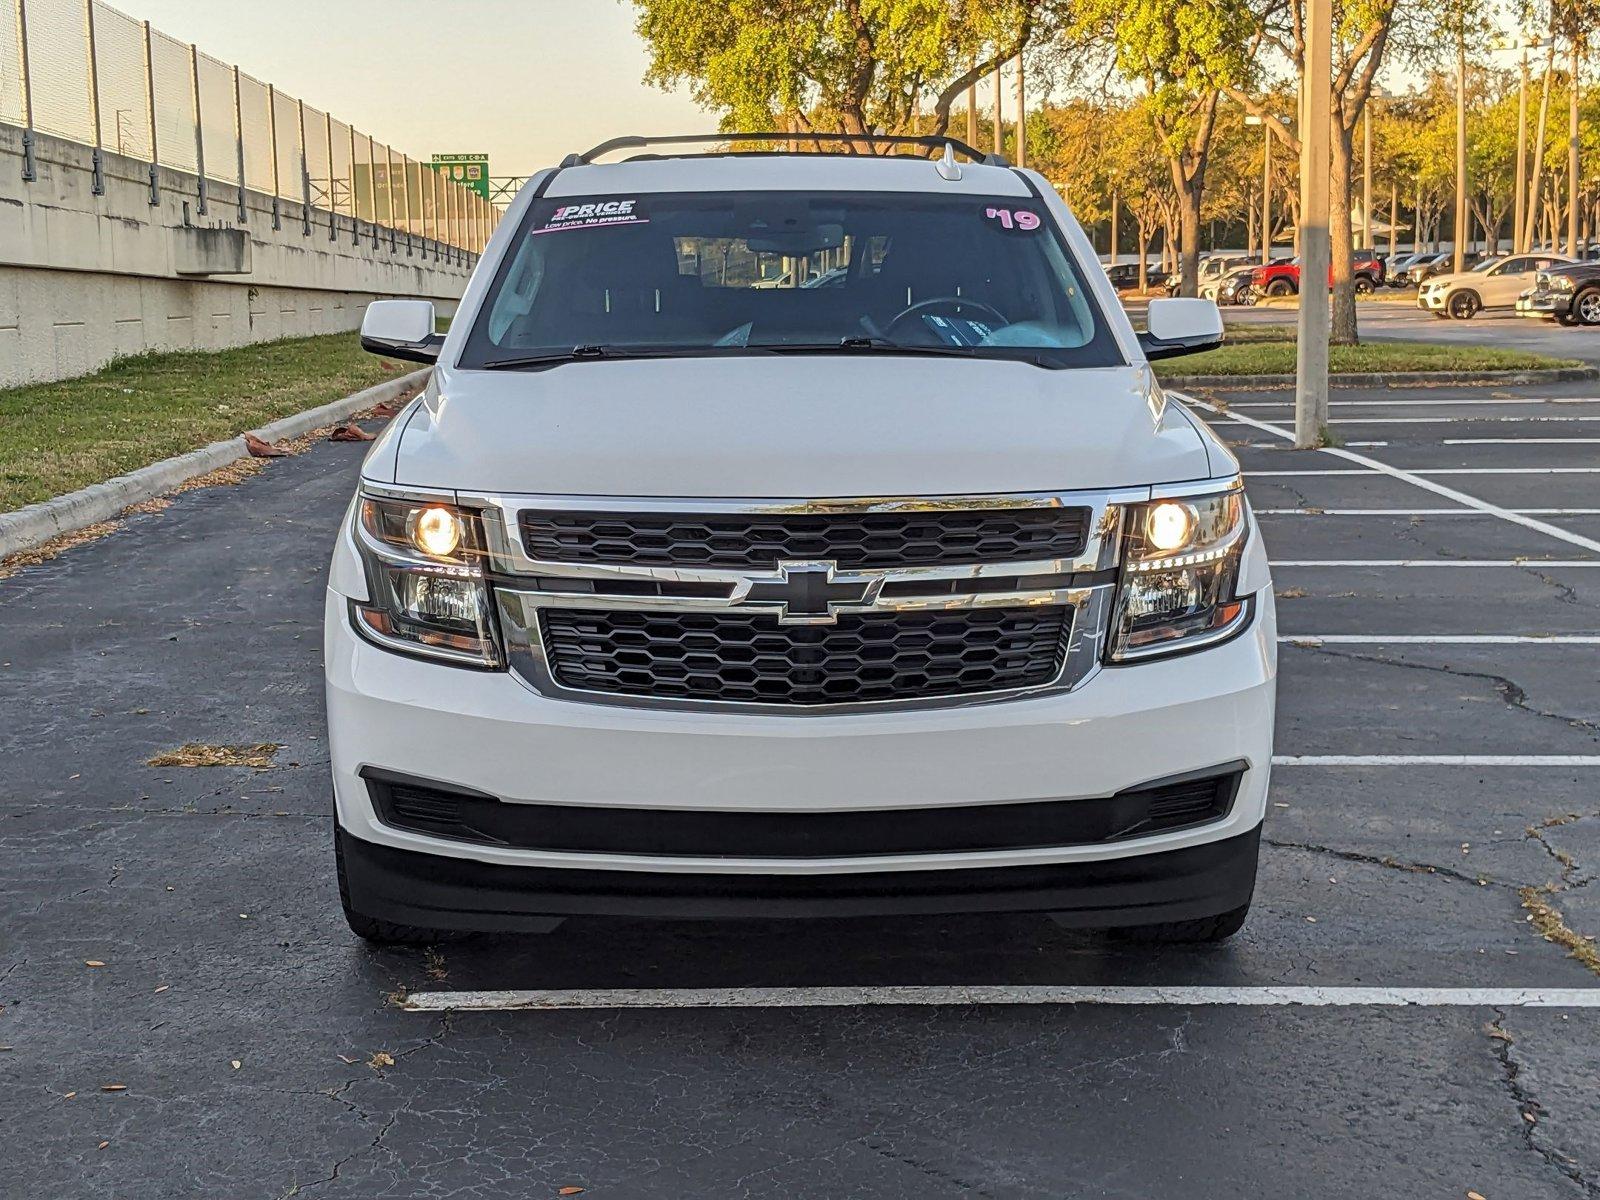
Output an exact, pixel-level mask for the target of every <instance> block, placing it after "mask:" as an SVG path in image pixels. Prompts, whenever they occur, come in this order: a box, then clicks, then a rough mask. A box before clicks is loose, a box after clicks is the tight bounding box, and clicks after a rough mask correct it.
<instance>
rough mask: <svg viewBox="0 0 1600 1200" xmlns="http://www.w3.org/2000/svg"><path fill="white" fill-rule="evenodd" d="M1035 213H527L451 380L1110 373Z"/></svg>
mask: <svg viewBox="0 0 1600 1200" xmlns="http://www.w3.org/2000/svg"><path fill="white" fill-rule="evenodd" d="M1085 278H1086V276H1085V275H1084V274H1083V272H1082V271H1081V270H1080V268H1079V265H1078V263H1077V262H1076V260H1075V259H1074V258H1073V256H1072V254H1071V252H1070V251H1069V250H1068V249H1067V246H1066V244H1065V243H1064V242H1063V240H1062V239H1061V237H1060V235H1059V234H1058V233H1057V231H1056V230H1055V228H1054V225H1053V224H1052V222H1051V221H1050V219H1049V217H1048V216H1047V215H1046V212H1045V209H1044V206H1043V205H1042V204H1041V203H1040V202H1038V201H1037V200H1033V199H1019V198H1017V197H1007V198H993V199H985V198H982V197H943V196H929V195H922V194H909V195H908V194H906V193H893V194H878V193H864V192H846V193H810V192H740V193H731V194H711V193H657V194H643V195H634V196H598V197H591V198H580V197H562V198H560V199H555V200H550V199H541V200H539V201H536V202H535V203H534V204H533V205H532V207H531V208H530V210H529V213H528V217H527V219H526V220H525V221H524V223H523V225H522V227H521V229H520V230H519V234H518V241H517V242H516V243H515V244H514V245H513V246H512V248H511V249H510V250H509V251H508V253H507V255H506V258H505V260H504V262H503V263H502V265H501V267H500V269H499V271H498V272H497V274H496V277H495V279H494V281H493V282H492V283H491V284H490V288H489V292H488V295H487V296H486V298H485V301H484V304H483V306H482V308H481V309H480V311H479V317H478V319H477V322H476V324H475V325H474V327H473V330H472V333H471V335H470V336H469V338H468V342H467V347H466V350H465V352H464V354H463V356H462V365H463V366H467V367H483V366H490V367H492V366H495V365H506V364H511V363H516V364H520V363H523V362H525V361H527V360H535V362H533V363H530V364H529V365H536V362H537V360H539V359H550V360H558V359H565V358H569V357H574V356H576V357H605V356H607V355H616V356H626V355H627V354H630V353H635V354H651V355H655V354H669V355H670V354H685V355H700V354H740V353H745V354H764V353H775V352H783V351H786V350H788V351H803V350H829V351H846V350H884V351H888V352H891V353H917V352H927V353H939V354H962V355H970V356H973V357H984V358H1010V359H1019V360H1022V361H1027V362H1033V363H1037V364H1039V365H1042V366H1052V367H1054V366H1110V365H1116V364H1120V363H1121V362H1122V361H1123V359H1122V355H1121V353H1120V351H1119V350H1118V348H1117V345H1116V342H1115V340H1114V339H1113V337H1112V335H1111V331H1110V329H1109V327H1108V326H1107V324H1106V322H1105V320H1104V318H1103V317H1102V315H1101V313H1100V311H1099V308H1098V306H1097V305H1096V303H1095V301H1094V300H1093V299H1092V298H1091V296H1090V294H1089V290H1088V288H1087V287H1086V286H1085V283H1084V280H1085Z"/></svg>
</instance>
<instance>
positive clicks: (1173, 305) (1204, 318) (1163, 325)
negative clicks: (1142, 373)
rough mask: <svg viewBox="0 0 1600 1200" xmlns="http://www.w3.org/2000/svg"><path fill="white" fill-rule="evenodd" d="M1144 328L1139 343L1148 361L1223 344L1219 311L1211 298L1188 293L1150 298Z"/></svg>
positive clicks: (1193, 352)
mask: <svg viewBox="0 0 1600 1200" xmlns="http://www.w3.org/2000/svg"><path fill="white" fill-rule="evenodd" d="M1145 329H1146V332H1144V333H1141V334H1140V335H1139V345H1140V346H1142V347H1143V348H1144V356H1145V357H1146V358H1148V359H1151V360H1155V359H1158V358H1176V357H1178V356H1179V355H1180V354H1198V353H1199V352H1200V351H1202V350H1215V349H1216V348H1217V347H1218V346H1220V345H1222V313H1221V312H1219V311H1218V310H1217V304H1216V301H1214V300H1198V299H1194V298H1193V297H1187V296H1184V297H1176V298H1172V299H1167V300H1152V301H1150V308H1149V312H1148V314H1147V315H1146V317H1145Z"/></svg>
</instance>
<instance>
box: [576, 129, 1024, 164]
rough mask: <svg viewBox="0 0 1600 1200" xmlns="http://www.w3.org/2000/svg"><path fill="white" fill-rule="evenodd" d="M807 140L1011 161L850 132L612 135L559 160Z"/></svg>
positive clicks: (941, 143)
mask: <svg viewBox="0 0 1600 1200" xmlns="http://www.w3.org/2000/svg"><path fill="white" fill-rule="evenodd" d="M791 139H792V140H795V141H807V142H848V143H853V144H859V143H861V142H866V143H868V144H869V145H871V146H872V148H873V150H872V153H874V154H877V153H878V147H879V146H921V147H922V148H923V149H925V150H944V149H947V148H948V149H950V150H953V151H955V153H957V154H962V155H965V156H966V157H967V158H968V159H970V160H971V161H973V162H975V163H982V164H984V165H985V166H990V167H1009V166H1010V165H1011V163H1010V162H1009V161H1007V160H1006V158H1005V157H1004V156H1003V155H1000V154H985V153H984V152H983V151H982V150H974V149H973V148H972V147H971V146H969V145H967V144H966V143H965V142H963V141H961V140H960V139H958V138H953V137H934V136H932V135H928V136H916V137H912V136H906V135H902V134H859V135H858V134H853V133H771V132H767V133H685V134H676V135H671V134H669V135H664V136H659V137H640V136H638V135H636V134H635V135H630V136H627V137H614V138H612V139H611V140H610V141H605V142H601V143H600V144H599V145H598V146H593V147H591V148H590V149H588V150H585V151H584V152H583V153H582V154H569V155H567V156H566V157H565V158H564V159H562V160H561V165H562V166H563V167H585V166H588V165H590V164H591V163H593V162H594V160H595V159H597V158H599V157H600V156H601V155H603V154H611V153H613V152H614V151H617V150H640V149H643V148H645V147H647V146H670V145H674V144H685V143H697V144H704V143H709V142H786V141H790V140H791ZM764 153H768V154H776V153H780V152H779V151H775V150H771V151H765V152H764Z"/></svg>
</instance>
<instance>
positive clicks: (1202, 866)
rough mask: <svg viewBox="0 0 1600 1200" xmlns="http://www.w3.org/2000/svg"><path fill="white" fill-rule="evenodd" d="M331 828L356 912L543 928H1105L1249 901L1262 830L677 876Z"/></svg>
mask: <svg viewBox="0 0 1600 1200" xmlns="http://www.w3.org/2000/svg"><path fill="white" fill-rule="evenodd" d="M337 836H338V838H339V839H340V842H341V851H342V853H343V856H344V870H345V886H346V889H347V893H348V896H349V899H350V903H351V905H352V906H353V907H354V908H355V909H357V910H358V911H360V912H363V913H367V914H369V915H370V914H379V915H381V917H382V919H384V920H388V921H395V922H398V923H401V924H405V925H415V926H419V927H421V928H424V929H451V930H471V931H477V932H512V931H517V930H542V929H545V928H547V927H548V923H549V920H550V918H552V917H564V916H586V915H599V916H616V917H649V918H654V919H659V920H679V919H717V920H728V919H735V918H748V917H760V918H781V917H807V918H817V917H858V916H887V915H928V914H939V913H976V912H1048V913H1051V914H1053V915H1054V916H1055V917H1056V919H1057V920H1058V921H1059V922H1061V923H1062V924H1068V925H1078V926H1082V927H1093V928H1108V927H1114V926H1118V925H1139V924H1149V923H1154V922H1157V921H1186V920H1193V919H1196V918H1201V917H1209V916H1215V915H1217V914H1219V913H1224V912H1230V911H1232V910H1233V909H1236V908H1240V907H1243V906H1244V905H1245V904H1248V903H1249V902H1250V895H1251V892H1252V891H1253V890H1254V887H1255V877H1256V855H1257V851H1258V848H1259V846H1260V841H1261V827H1260V825H1259V824H1258V825H1256V826H1255V827H1254V828H1252V829H1248V830H1246V831H1244V832H1243V833H1239V834H1235V835H1233V836H1232V837H1228V838H1225V839H1223V840H1221V841H1215V842H1207V843H1204V844H1202V845H1198V846H1189V847H1185V848H1183V849H1179V850H1165V851H1161V852H1159V853H1154V854H1144V855H1139V856H1136V857H1133V858H1118V859H1111V860H1108V861H1104V862H1083V863H1058V864H1053V865H1049V866H1039V867H1001V868H988V869H981V870H966V871H885V872H873V873H867V874H858V875H828V876H820V877H819V876H804V877H794V876H784V875H679V874H669V873H665V872H661V873H657V872H638V871H630V872H620V871H593V870H559V869H552V868H548V867H506V866H499V865H496V864H493V863H480V862H474V861H471V860H467V859H454V858H438V857H435V856H434V855H431V854H424V853H420V852H418V851H415V850H398V849H395V848H394V847H392V846H380V845H375V844H373V843H371V842H365V841H361V840H359V839H357V838H354V837H351V836H350V835H349V834H348V833H346V832H345V831H344V830H342V829H341V830H339V831H338V832H337Z"/></svg>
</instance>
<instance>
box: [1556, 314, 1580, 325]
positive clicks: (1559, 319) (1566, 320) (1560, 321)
mask: <svg viewBox="0 0 1600 1200" xmlns="http://www.w3.org/2000/svg"><path fill="white" fill-rule="evenodd" d="M1555 318H1556V324H1557V325H1565V326H1567V327H1568V328H1571V327H1572V326H1573V325H1576V324H1577V323H1578V318H1577V317H1575V316H1573V315H1572V314H1571V313H1570V312H1564V313H1556V314H1555Z"/></svg>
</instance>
